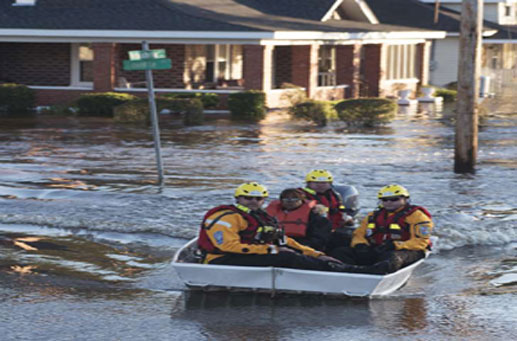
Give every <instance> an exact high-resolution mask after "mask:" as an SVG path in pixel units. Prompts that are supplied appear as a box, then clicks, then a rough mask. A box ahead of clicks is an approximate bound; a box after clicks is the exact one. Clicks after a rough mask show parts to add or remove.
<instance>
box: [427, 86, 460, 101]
mask: <svg viewBox="0 0 517 341" xmlns="http://www.w3.org/2000/svg"><path fill="white" fill-rule="evenodd" d="M433 96H434V97H443V101H444V102H454V101H455V100H456V97H457V96H458V91H457V90H450V89H442V88H440V89H436V90H435V91H434V94H433Z"/></svg>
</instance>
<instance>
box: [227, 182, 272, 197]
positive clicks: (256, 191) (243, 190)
mask: <svg viewBox="0 0 517 341" xmlns="http://www.w3.org/2000/svg"><path fill="white" fill-rule="evenodd" d="M241 195H243V196H248V197H259V198H267V197H268V196H269V192H268V191H267V188H266V186H262V185H261V184H259V183H258V182H246V183H243V184H242V185H240V186H239V187H237V189H235V197H236V198H237V197H240V196H241Z"/></svg>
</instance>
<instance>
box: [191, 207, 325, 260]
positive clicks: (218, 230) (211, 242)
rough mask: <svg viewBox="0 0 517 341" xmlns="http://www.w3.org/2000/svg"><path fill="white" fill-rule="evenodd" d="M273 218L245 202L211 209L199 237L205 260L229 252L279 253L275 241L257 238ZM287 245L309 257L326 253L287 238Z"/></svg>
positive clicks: (204, 220) (199, 244)
mask: <svg viewBox="0 0 517 341" xmlns="http://www.w3.org/2000/svg"><path fill="white" fill-rule="evenodd" d="M270 219H271V217H270V216H268V215H267V213H266V212H264V211H262V210H260V211H253V212H251V211H250V210H249V209H248V208H247V207H244V206H242V205H223V206H218V207H216V208H214V209H212V210H210V211H209V212H208V213H207V214H206V215H205V218H204V219H203V222H202V224H201V230H200V234H199V239H198V246H199V248H200V249H201V250H202V251H204V252H205V253H206V256H205V259H204V263H210V262H211V261H213V260H214V259H217V258H219V257H221V256H223V255H224V254H225V253H234V254H257V255H264V254H269V253H277V252H278V246H276V245H274V244H273V242H265V243H264V242H263V241H261V240H258V239H257V238H256V237H257V235H258V231H260V229H261V228H264V227H266V226H267V225H268V224H269V223H272V224H274V222H273V221H271V220H270ZM285 239H286V246H289V247H291V248H293V249H296V250H299V251H301V252H302V253H303V254H304V255H306V256H312V257H319V256H321V255H324V253H323V252H319V251H316V250H314V249H312V248H310V247H307V246H303V245H301V244H299V243H297V242H296V241H295V240H294V239H292V238H289V237H285Z"/></svg>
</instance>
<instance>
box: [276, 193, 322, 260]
mask: <svg viewBox="0 0 517 341" xmlns="http://www.w3.org/2000/svg"><path fill="white" fill-rule="evenodd" d="M266 211H267V213H268V214H269V215H270V216H273V217H275V218H276V219H277V221H278V224H279V225H280V227H281V228H283V229H284V232H285V234H286V235H287V236H288V237H291V238H293V239H294V240H296V241H297V242H298V243H300V244H303V245H307V246H310V247H312V248H313V249H315V250H318V251H324V250H325V247H326V245H327V243H328V241H329V239H330V234H331V227H332V225H331V223H330V221H329V220H328V219H327V217H326V216H327V211H326V208H325V207H324V206H323V205H321V204H318V203H317V202H316V200H306V198H305V195H304V193H303V192H302V191H300V190H298V189H296V188H288V189H285V190H283V191H282V193H280V200H274V201H272V202H271V203H270V204H269V205H268V206H267V208H266Z"/></svg>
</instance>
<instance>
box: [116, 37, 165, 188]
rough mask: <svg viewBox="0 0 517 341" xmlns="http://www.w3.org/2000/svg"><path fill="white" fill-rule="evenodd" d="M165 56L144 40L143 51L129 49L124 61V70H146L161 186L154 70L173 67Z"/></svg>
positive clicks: (160, 175) (161, 174)
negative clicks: (127, 58)
mask: <svg viewBox="0 0 517 341" xmlns="http://www.w3.org/2000/svg"><path fill="white" fill-rule="evenodd" d="M165 57H166V55H165V50H149V44H148V43H147V42H146V41H143V42H142V51H129V60H124V61H123V68H124V70H127V71H133V70H145V79H146V81H147V93H148V99H149V111H150V113H151V124H152V129H153V138H154V151H155V154H156V165H157V168H158V182H159V184H160V187H161V186H163V166H162V153H161V142H160V129H159V127H158V114H157V112H156V101H155V98H154V84H153V71H152V70H165V69H170V68H171V67H172V65H171V60H170V59H168V58H165Z"/></svg>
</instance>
